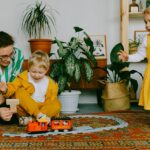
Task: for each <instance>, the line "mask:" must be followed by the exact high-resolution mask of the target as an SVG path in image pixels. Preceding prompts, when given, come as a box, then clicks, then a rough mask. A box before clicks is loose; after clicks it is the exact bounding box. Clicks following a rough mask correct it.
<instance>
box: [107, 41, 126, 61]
mask: <svg viewBox="0 0 150 150" xmlns="http://www.w3.org/2000/svg"><path fill="white" fill-rule="evenodd" d="M120 50H124V47H123V45H122V44H121V43H118V44H116V45H115V46H114V47H113V49H112V51H111V53H110V60H111V63H114V62H121V61H120V60H119V57H118V52H119V51H120Z"/></svg>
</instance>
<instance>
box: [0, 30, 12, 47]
mask: <svg viewBox="0 0 150 150" xmlns="http://www.w3.org/2000/svg"><path fill="white" fill-rule="evenodd" d="M9 45H14V40H13V37H12V36H11V35H9V34H8V33H6V32H3V31H0V47H7V46H9Z"/></svg>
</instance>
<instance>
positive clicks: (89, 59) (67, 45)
mask: <svg viewBox="0 0 150 150" xmlns="http://www.w3.org/2000/svg"><path fill="white" fill-rule="evenodd" d="M74 30H75V32H76V34H77V36H76V37H74V36H73V37H71V39H70V41H69V42H63V41H60V40H58V39H57V38H55V40H54V44H57V46H58V50H57V54H58V56H59V58H60V59H57V60H55V61H54V63H53V64H52V66H51V68H50V77H51V78H53V79H54V80H55V81H56V82H58V87H59V99H60V101H61V102H62V98H63V97H64V96H66V95H68V96H69V98H65V102H62V113H74V112H76V111H77V106H78V99H77V101H76V102H71V101H72V100H74V98H72V97H71V94H72V93H73V95H75V93H77V96H76V98H79V94H80V93H81V92H80V91H73V90H71V83H72V82H79V81H80V79H81V77H82V79H84V80H85V81H87V82H90V81H91V80H92V78H93V67H94V66H96V65H97V61H96V59H95V57H94V55H93V51H94V47H93V42H92V40H91V39H90V37H89V36H88V34H87V33H86V32H84V30H83V29H81V28H79V27H74ZM73 103H74V104H75V105H74V106H73V107H74V108H72V107H71V106H72V104H73ZM65 104H67V106H66V105H65Z"/></svg>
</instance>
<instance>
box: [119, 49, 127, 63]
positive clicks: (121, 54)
mask: <svg viewBox="0 0 150 150" xmlns="http://www.w3.org/2000/svg"><path fill="white" fill-rule="evenodd" d="M118 55H119V59H120V60H122V61H128V53H127V52H126V51H123V50H121V51H120V52H118Z"/></svg>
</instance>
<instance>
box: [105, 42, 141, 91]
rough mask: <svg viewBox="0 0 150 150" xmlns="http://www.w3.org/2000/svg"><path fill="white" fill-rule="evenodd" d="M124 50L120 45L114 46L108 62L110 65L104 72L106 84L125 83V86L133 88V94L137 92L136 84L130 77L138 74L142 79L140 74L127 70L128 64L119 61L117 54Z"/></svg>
mask: <svg viewBox="0 0 150 150" xmlns="http://www.w3.org/2000/svg"><path fill="white" fill-rule="evenodd" d="M120 50H124V47H123V45H122V44H121V43H118V44H116V45H115V46H114V47H113V49H112V51H111V53H110V61H111V64H109V65H107V66H106V68H105V71H106V72H107V82H112V83H115V82H122V81H125V82H126V83H127V85H130V86H131V87H133V90H134V92H136V91H137V88H138V82H137V80H136V79H134V78H133V77H132V75H133V74H135V73H138V74H139V75H140V76H141V77H142V78H143V76H142V74H141V73H140V72H138V71H136V70H129V65H130V63H129V62H122V61H121V60H119V57H118V52H119V51H120Z"/></svg>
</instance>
